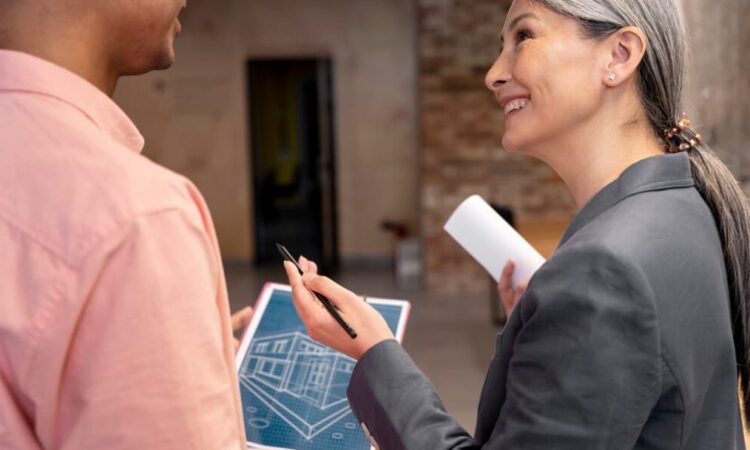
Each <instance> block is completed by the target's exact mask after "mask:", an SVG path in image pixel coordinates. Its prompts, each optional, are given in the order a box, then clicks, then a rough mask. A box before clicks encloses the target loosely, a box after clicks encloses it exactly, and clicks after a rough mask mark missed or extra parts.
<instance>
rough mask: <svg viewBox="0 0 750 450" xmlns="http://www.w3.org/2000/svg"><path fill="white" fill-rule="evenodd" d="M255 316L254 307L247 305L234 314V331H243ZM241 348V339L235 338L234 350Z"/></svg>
mask: <svg viewBox="0 0 750 450" xmlns="http://www.w3.org/2000/svg"><path fill="white" fill-rule="evenodd" d="M252 318H253V308H251V307H249V306H247V307H245V308H242V309H241V310H239V311H237V312H236V313H234V314H232V331H233V332H235V333H237V332H239V331H242V330H243V329H244V328H245V327H246V326H247V325H248V324H249V323H250V320H252ZM239 348H240V341H238V340H237V338H235V339H234V351H235V352H236V351H237V349H239Z"/></svg>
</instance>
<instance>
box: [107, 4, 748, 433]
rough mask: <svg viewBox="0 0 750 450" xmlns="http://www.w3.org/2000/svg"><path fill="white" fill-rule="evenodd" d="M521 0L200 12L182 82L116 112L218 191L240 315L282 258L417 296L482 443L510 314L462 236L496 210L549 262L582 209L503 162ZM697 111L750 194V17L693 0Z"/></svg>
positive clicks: (426, 347)
mask: <svg viewBox="0 0 750 450" xmlns="http://www.w3.org/2000/svg"><path fill="white" fill-rule="evenodd" d="M509 4H510V1H507V0H252V1H248V0H211V1H209V0H190V2H189V5H188V9H187V10H186V12H185V13H184V15H183V18H182V22H183V26H184V28H183V33H182V35H181V36H180V37H179V38H178V42H177V64H176V65H175V66H174V67H173V68H172V69H171V70H169V71H165V72H158V73H153V74H150V75H148V76H145V77H136V78H132V79H126V80H123V81H122V82H121V84H120V86H119V87H118V91H117V95H116V97H115V100H116V101H117V102H118V103H119V104H120V105H121V106H122V107H123V109H124V110H125V111H126V112H127V113H128V114H129V115H130V116H131V117H132V118H133V120H134V122H135V123H136V124H137V125H138V127H139V128H140V130H141V132H142V133H143V134H144V136H145V138H146V150H145V152H144V154H145V155H146V156H147V157H149V158H151V159H153V160H154V161H156V162H158V163H160V164H162V165H164V166H166V167H168V168H170V169H172V170H174V171H176V172H179V173H182V174H184V175H186V176H187V177H188V178H190V179H191V180H192V181H193V182H194V183H195V184H196V185H197V186H198V188H199V189H200V190H201V191H202V193H203V194H204V196H205V198H206V200H207V202H208V205H209V207H210V209H211V212H212V214H213V218H214V222H215V225H216V230H217V233H218V238H219V242H220V245H221V250H222V254H223V256H224V259H225V266H226V271H227V279H228V283H229V289H230V299H231V302H232V305H233V308H234V309H238V308H240V307H241V306H244V305H246V304H252V303H253V302H254V299H255V296H256V295H257V294H258V293H259V291H260V287H261V286H262V284H263V283H265V282H266V281H282V282H283V281H284V278H283V274H282V268H281V263H280V259H279V256H278V254H276V250H275V247H274V245H273V244H274V243H275V242H282V243H284V244H285V245H287V247H289V249H290V250H291V251H292V252H293V253H301V254H304V255H306V256H308V257H310V258H312V259H315V260H316V261H318V262H320V263H321V265H322V267H323V268H324V271H325V272H326V273H327V274H329V275H333V276H334V277H336V278H337V279H338V280H339V281H340V282H342V284H344V285H346V286H347V287H349V288H350V289H352V290H355V291H358V292H362V293H366V294H367V295H370V296H380V297H390V298H402V299H408V300H411V301H412V302H413V310H412V318H411V322H410V325H409V327H408V329H407V333H406V339H405V346H406V348H407V350H409V351H410V352H411V354H412V355H413V356H414V359H415V360H416V362H417V363H418V364H419V365H420V367H421V368H422V369H423V370H424V371H425V372H426V373H427V375H428V376H429V377H430V378H431V379H432V380H433V382H434V383H435V385H436V387H437V389H438V391H439V393H440V394H441V396H442V397H443V400H444V401H445V404H446V406H447V408H448V410H449V411H450V412H451V413H452V414H453V415H454V416H455V417H457V418H458V419H459V421H460V422H461V423H462V424H463V425H464V426H466V427H467V428H469V430H473V427H474V414H475V410H476V402H477V399H478V397H479V392H480V388H481V385H482V382H483V378H484V371H485V369H486V367H487V364H488V362H489V359H490V358H491V356H492V353H493V349H494V343H495V340H494V336H495V333H496V332H497V330H498V327H499V326H501V323H502V317H500V313H499V311H498V308H497V299H496V296H493V290H494V286H493V284H492V283H491V282H490V280H489V277H488V276H487V274H486V273H485V272H484V271H483V269H482V268H481V267H480V266H479V265H478V264H477V263H476V262H474V261H473V260H472V259H471V258H470V257H469V256H468V255H467V254H466V253H465V252H464V251H463V250H461V249H460V248H459V247H458V245H456V244H455V243H454V242H453V241H452V240H451V238H450V237H449V236H448V235H447V234H445V233H444V232H443V231H442V226H443V224H444V222H445V220H446V219H447V218H448V216H449V214H450V213H451V212H452V211H453V209H454V208H455V207H456V206H458V204H459V203H460V202H461V201H462V200H463V199H465V198H466V197H468V196H469V195H472V194H480V195H481V196H482V197H484V198H485V199H486V200H487V201H489V202H491V203H492V204H494V205H496V206H498V207H501V208H504V209H505V211H506V213H507V214H512V216H513V221H514V223H515V225H516V226H517V228H518V229H519V230H520V232H521V233H522V234H523V235H524V236H525V237H526V238H527V239H528V240H529V241H530V242H531V243H532V244H533V245H534V246H535V247H537V249H539V250H540V252H541V253H542V254H543V255H545V256H549V255H550V254H551V253H552V252H553V251H554V248H555V246H556V244H557V240H558V239H559V237H560V236H561V235H562V233H563V231H564V229H565V227H566V225H567V223H568V221H569V220H570V218H571V217H572V216H573V214H574V213H575V206H574V203H573V201H572V198H571V197H570V195H569V194H568V192H567V190H566V188H565V186H564V185H563V184H562V182H561V181H560V179H559V178H558V177H557V176H556V175H555V173H554V172H552V171H551V170H550V169H549V168H548V167H547V166H545V165H544V164H542V163H540V162H537V161H535V160H533V159H530V158H528V157H526V156H523V155H519V154H511V153H507V152H505V151H504V150H503V149H502V148H501V146H500V135H501V133H502V124H503V120H502V112H501V110H500V108H499V106H498V105H497V104H496V102H495V100H494V98H493V97H492V95H491V94H490V93H489V92H488V91H487V90H486V89H485V87H484V81H483V80H484V75H485V72H486V71H487V69H488V68H489V67H490V65H491V64H492V62H493V61H494V59H495V57H496V56H497V53H498V43H499V41H498V37H499V33H500V29H501V27H502V25H503V22H504V18H505V14H506V13H507V10H508V8H509ZM682 6H683V9H684V14H685V17H686V19H687V24H688V29H689V35H690V39H691V49H692V62H691V80H690V87H689V108H688V111H686V112H688V113H689V114H690V116H691V118H692V120H693V123H694V125H696V128H698V131H700V132H701V133H702V134H703V135H704V137H705V138H706V139H707V140H708V142H709V143H710V144H711V145H712V146H714V148H715V149H717V151H718V152H719V153H720V155H721V157H722V158H723V160H724V161H725V162H726V163H727V164H728V165H729V167H730V168H731V169H732V171H733V172H734V174H735V176H737V177H738V178H739V179H740V180H741V182H742V183H743V185H744V186H745V187H746V191H747V192H750V152H749V151H748V150H750V126H748V117H750V58H749V56H750V28H748V27H747V26H746V23H748V22H750V2H748V1H747V0H722V1H721V2H720V4H717V3H716V2H714V1H710V0H683V5H682Z"/></svg>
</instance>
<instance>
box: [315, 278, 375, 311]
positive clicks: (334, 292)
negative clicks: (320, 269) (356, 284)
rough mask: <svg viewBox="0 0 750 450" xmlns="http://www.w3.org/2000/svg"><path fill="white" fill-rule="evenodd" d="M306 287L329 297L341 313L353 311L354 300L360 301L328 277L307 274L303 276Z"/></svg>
mask: <svg viewBox="0 0 750 450" xmlns="http://www.w3.org/2000/svg"><path fill="white" fill-rule="evenodd" d="M302 282H303V283H304V285H305V286H306V287H307V288H308V289H310V290H312V291H314V292H317V293H319V294H322V295H325V296H326V297H328V299H329V300H331V302H333V304H334V306H336V308H337V309H339V310H340V311H343V312H346V311H348V310H350V309H351V306H352V303H353V301H352V299H357V300H360V301H361V299H359V297H357V296H356V295H355V294H354V293H352V292H351V291H350V290H348V289H346V288H345V287H343V286H341V285H340V284H338V283H336V282H335V281H333V280H331V279H330V278H328V277H323V276H320V275H317V274H315V273H306V274H305V275H304V276H302Z"/></svg>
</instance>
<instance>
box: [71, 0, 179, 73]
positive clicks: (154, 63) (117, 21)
mask: <svg viewBox="0 0 750 450" xmlns="http://www.w3.org/2000/svg"><path fill="white" fill-rule="evenodd" d="M77 1H83V2H86V3H89V4H90V5H91V7H92V8H93V10H94V12H95V13H96V12H97V11H98V13H99V14H101V20H102V23H103V24H104V26H105V28H104V30H103V31H104V36H103V38H104V39H105V42H106V44H107V45H106V52H107V54H108V55H109V59H110V64H111V66H112V69H113V70H115V71H117V72H118V73H119V74H120V75H137V74H141V73H145V72H149V71H151V70H163V69H167V68H169V67H170V66H171V65H172V64H173V63H174V60H175V52H174V39H175V37H176V36H177V35H178V34H179V33H180V30H181V24H180V21H179V19H178V16H179V14H180V12H181V11H182V10H183V9H184V8H185V6H186V0H77Z"/></svg>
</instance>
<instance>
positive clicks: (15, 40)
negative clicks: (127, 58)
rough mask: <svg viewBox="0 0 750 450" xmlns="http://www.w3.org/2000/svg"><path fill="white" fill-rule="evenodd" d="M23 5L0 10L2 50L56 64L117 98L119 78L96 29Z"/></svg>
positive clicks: (81, 20)
mask: <svg viewBox="0 0 750 450" xmlns="http://www.w3.org/2000/svg"><path fill="white" fill-rule="evenodd" d="M32 4H33V2H32ZM21 5H22V6H16V7H13V6H7V7H2V8H0V48H2V49H6V50H15V51H19V52H23V53H27V54H29V55H33V56H36V57H38V58H41V59H44V60H46V61H49V62H51V63H53V64H57V65H58V66H60V67H63V68H65V69H68V70H70V71H71V72H73V73H75V74H76V75H78V76H80V77H81V78H83V79H85V80H87V81H88V82H90V83H91V84H93V85H94V86H96V87H97V88H98V89H99V90H101V91H102V92H104V93H105V94H106V95H108V96H110V97H111V96H112V95H113V94H114V91H115V87H116V85H117V80H118V74H117V73H115V72H114V71H112V70H111V68H110V67H111V65H110V63H109V61H108V59H107V58H106V57H105V54H106V52H105V51H104V46H103V44H104V41H103V39H101V38H99V37H97V36H95V34H96V33H97V29H96V27H95V26H93V25H90V24H88V23H86V24H84V23H83V22H84V21H85V20H86V19H85V18H79V19H78V22H77V23H76V24H69V23H68V24H66V23H65V20H58V18H57V17H53V15H52V14H51V13H47V14H45V13H43V12H41V11H32V8H33V6H31V5H28V3H26V2H23V3H21ZM27 5H28V6H27Z"/></svg>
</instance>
